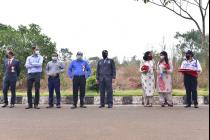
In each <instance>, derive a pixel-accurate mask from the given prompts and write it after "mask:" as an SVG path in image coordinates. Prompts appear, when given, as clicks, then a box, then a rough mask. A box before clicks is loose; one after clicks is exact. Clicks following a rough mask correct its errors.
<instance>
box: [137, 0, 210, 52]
mask: <svg viewBox="0 0 210 140" xmlns="http://www.w3.org/2000/svg"><path fill="white" fill-rule="evenodd" d="M136 1H139V0H136ZM143 1H144V3H151V4H154V5H156V6H159V7H163V8H166V9H167V10H169V11H171V12H173V13H174V14H176V15H178V16H179V17H182V18H184V19H187V20H190V21H193V22H194V23H195V25H196V27H197V28H198V31H199V32H200V38H201V47H202V48H205V46H206V44H207V42H206V16H207V12H208V8H209V0H207V1H206V2H203V0H143ZM195 9H197V10H199V12H200V17H201V22H200V21H199V20H200V19H196V17H195V16H194V15H193V12H192V10H193V11H194V10H195ZM205 53H207V55H209V52H207V51H206V52H205Z"/></svg>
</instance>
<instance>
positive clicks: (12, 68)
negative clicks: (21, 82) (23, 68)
mask: <svg viewBox="0 0 210 140" xmlns="http://www.w3.org/2000/svg"><path fill="white" fill-rule="evenodd" d="M3 71H4V79H10V80H17V78H18V77H19V75H20V62H19V61H18V60H17V59H15V58H14V59H13V60H12V62H11V64H9V60H8V59H5V60H4V65H3Z"/></svg>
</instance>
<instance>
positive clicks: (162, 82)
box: [140, 50, 202, 108]
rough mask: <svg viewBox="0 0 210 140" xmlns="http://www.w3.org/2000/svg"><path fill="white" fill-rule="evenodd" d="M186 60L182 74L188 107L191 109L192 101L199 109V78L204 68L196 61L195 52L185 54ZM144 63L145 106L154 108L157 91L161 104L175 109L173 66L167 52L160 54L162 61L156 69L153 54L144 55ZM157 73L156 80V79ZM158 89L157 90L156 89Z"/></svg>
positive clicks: (142, 67) (182, 65) (182, 67)
mask: <svg viewBox="0 0 210 140" xmlns="http://www.w3.org/2000/svg"><path fill="white" fill-rule="evenodd" d="M185 56H186V59H185V60H184V61H183V62H182V64H181V67H180V72H182V73H183V75H184V85H185V89H186V97H187V105H186V106H185V107H186V108H188V107H191V104H192V102H191V101H192V100H193V103H194V107H195V108H198V101H197V77H198V74H199V73H201V71H202V68H201V65H200V63H199V61H198V60H196V59H194V58H193V56H194V54H193V52H192V51H190V50H188V51H187V52H186V54H185ZM143 59H144V63H143V64H142V65H141V67H140V72H141V73H142V75H141V80H142V88H143V90H144V106H145V107H147V106H148V107H152V103H153V94H154V93H155V89H156V90H157V92H158V93H159V99H160V104H161V106H162V107H165V105H166V104H167V105H168V106H169V107H173V100H172V73H173V65H172V63H171V61H169V58H168V54H167V52H165V51H162V52H161V53H160V60H159V62H158V64H157V67H156V68H155V66H154V63H153V55H152V52H150V51H148V52H146V53H145V54H144V57H143ZM155 71H156V78H155V74H154V73H155ZM155 79H156V80H155ZM155 84H156V85H155ZM155 87H156V88H155Z"/></svg>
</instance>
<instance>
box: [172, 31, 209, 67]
mask: <svg viewBox="0 0 210 140" xmlns="http://www.w3.org/2000/svg"><path fill="white" fill-rule="evenodd" d="M174 38H176V39H177V40H178V41H179V43H178V44H177V45H176V52H177V54H178V55H177V57H179V58H183V57H184V56H185V52H186V51H187V50H192V51H193V52H194V54H195V57H196V58H197V59H199V60H200V61H202V62H203V63H205V64H206V65H208V63H209V57H208V56H207V55H205V54H206V53H205V52H206V51H209V47H208V46H207V44H206V45H205V46H204V48H203V47H201V42H202V41H201V38H200V32H199V31H197V30H191V31H188V32H186V33H182V34H181V33H179V32H177V33H176V35H175V37H174ZM205 38H206V41H205V42H207V43H209V35H206V37H205Z"/></svg>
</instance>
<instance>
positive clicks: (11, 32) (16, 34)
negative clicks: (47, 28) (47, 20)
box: [0, 24, 56, 79]
mask: <svg viewBox="0 0 210 140" xmlns="http://www.w3.org/2000/svg"><path fill="white" fill-rule="evenodd" d="M32 44H36V45H38V46H39V48H40V52H41V55H42V56H43V57H44V66H43V67H45V65H46V63H47V62H48V61H50V59H51V54H52V53H53V52H55V51H56V44H55V43H53V42H52V41H51V39H50V38H49V37H48V36H46V35H45V34H42V33H41V28H40V26H39V25H36V24H30V25H29V26H24V25H20V26H18V29H15V28H13V27H11V26H7V25H3V24H0V62H1V65H0V79H2V76H3V75H2V74H3V72H2V66H3V65H2V62H3V60H4V59H5V52H6V50H8V49H12V50H13V51H14V52H15V57H16V58H17V59H18V60H20V62H21V69H22V71H21V74H20V78H19V79H24V78H25V76H26V69H25V67H24V65H25V61H26V58H27V56H29V55H31V54H32V50H31V47H32Z"/></svg>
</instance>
